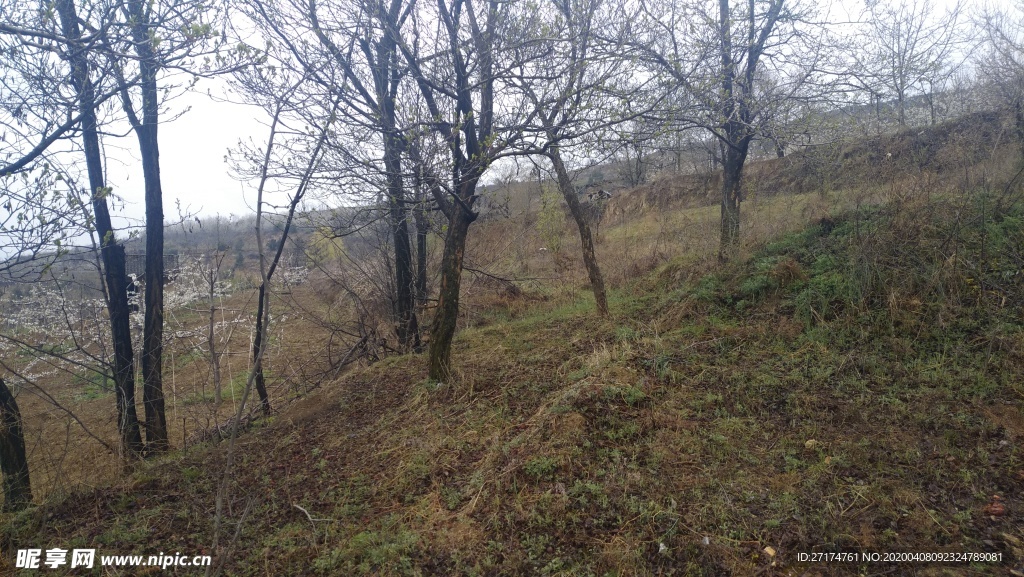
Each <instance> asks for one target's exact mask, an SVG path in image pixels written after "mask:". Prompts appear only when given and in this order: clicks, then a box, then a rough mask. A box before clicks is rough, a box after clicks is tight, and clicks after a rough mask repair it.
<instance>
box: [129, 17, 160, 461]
mask: <svg viewBox="0 0 1024 577" xmlns="http://www.w3.org/2000/svg"><path fill="white" fill-rule="evenodd" d="M128 11H129V13H130V14H131V16H132V40H133V41H134V43H135V50H136V52H137V53H138V55H139V69H140V71H141V77H142V79H141V88H142V122H141V124H140V123H138V122H137V119H134V118H132V120H133V122H132V123H133V124H134V129H135V133H136V136H138V139H139V153H140V155H141V156H142V174H143V179H144V180H145V189H146V272H145V276H144V278H145V279H146V294H145V301H146V312H145V319H144V321H143V330H142V380H143V388H142V405H143V407H144V408H145V411H146V426H145V428H146V450H147V451H148V452H154V453H162V452H164V451H166V450H167V448H168V441H167V418H166V416H165V413H164V390H163V336H164V206H163V190H162V188H161V184H160V147H159V143H158V139H157V123H158V121H159V117H158V115H159V101H158V99H157V90H156V73H157V69H158V67H159V64H158V63H157V61H156V57H155V56H154V54H153V46H152V44H151V43H152V39H151V37H150V30H149V26H148V25H149V22H148V19H147V16H146V14H145V11H144V7H143V3H142V0H129V2H128ZM125 104H126V105H128V104H129V103H127V102H126V103H125Z"/></svg>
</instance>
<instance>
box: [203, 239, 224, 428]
mask: <svg viewBox="0 0 1024 577" xmlns="http://www.w3.org/2000/svg"><path fill="white" fill-rule="evenodd" d="M222 258H223V256H222V255H221V253H219V252H218V253H217V254H216V255H214V257H213V258H212V259H209V260H208V263H209V270H208V271H207V273H208V274H209V277H207V283H208V286H209V289H210V290H209V293H208V296H209V299H210V328H209V332H208V333H207V335H206V343H207V346H209V348H210V371H211V372H212V375H211V376H212V377H213V404H214V406H215V407H217V408H218V409H219V408H220V404H221V402H223V400H224V398H223V395H222V393H221V386H220V384H221V383H220V355H219V354H218V353H217V339H216V333H215V332H214V329H215V328H216V326H217V317H216V315H217V307H216V305H215V304H214V301H213V296H214V295H213V292H214V289H215V288H216V286H217V277H218V274H217V273H218V272H219V271H220V264H221V259H222ZM214 267H216V268H214Z"/></svg>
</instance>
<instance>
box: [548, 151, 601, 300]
mask: <svg viewBox="0 0 1024 577" xmlns="http://www.w3.org/2000/svg"><path fill="white" fill-rule="evenodd" d="M548 157H549V158H550V159H551V164H553V165H554V167H555V174H556V175H557V176H558V188H559V189H560V190H561V191H562V197H563V198H565V203H566V204H567V205H569V214H571V215H572V219H573V220H575V221H576V227H577V228H579V231H580V242H581V243H582V245H583V264H584V265H585V266H586V268H587V275H588V276H589V277H590V286H591V287H592V288H593V289H594V302H595V303H597V314H599V315H601V316H603V317H606V316H608V297H607V295H606V294H605V290H604V277H603V276H601V268H600V267H599V266H598V265H597V256H596V255H595V254H594V238H593V235H592V234H591V232H590V224H589V223H587V218H586V215H584V214H583V206H582V205H581V204H580V199H579V197H578V196H577V195H576V189H575V187H573V185H572V181H571V180H570V179H569V171H568V170H566V168H565V164H564V163H563V162H562V155H561V152H560V150H559V147H558V145H555V146H552V147H551V148H550V151H549V152H548Z"/></svg>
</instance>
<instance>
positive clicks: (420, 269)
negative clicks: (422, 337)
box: [413, 189, 429, 308]
mask: <svg viewBox="0 0 1024 577" xmlns="http://www.w3.org/2000/svg"><path fill="white" fill-rule="evenodd" d="M416 200H417V203H416V210H415V212H414V213H413V214H414V216H415V219H416V304H417V305H418V306H419V307H420V308H422V307H425V306H426V305H427V233H428V232H429V229H428V227H427V224H428V223H427V213H426V209H425V208H424V203H425V199H424V198H423V194H422V190H421V189H418V192H417V198H416Z"/></svg>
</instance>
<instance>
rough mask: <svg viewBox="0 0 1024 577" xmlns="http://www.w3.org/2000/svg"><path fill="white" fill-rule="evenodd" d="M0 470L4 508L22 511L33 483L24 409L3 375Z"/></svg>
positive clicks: (29, 496)
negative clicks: (30, 477) (23, 425)
mask: <svg viewBox="0 0 1024 577" xmlns="http://www.w3.org/2000/svg"><path fill="white" fill-rule="evenodd" d="M0 470H2V472H3V476H4V510H5V511H20V510H21V509H24V508H25V507H27V506H28V505H29V503H31V502H32V484H31V482H30V481H29V475H28V459H27V458H26V456H25V434H24V432H23V431H22V428H21V411H19V410H18V403H17V402H16V401H15V400H14V395H12V394H11V390H10V389H8V388H7V384H6V383H4V380H3V379H0Z"/></svg>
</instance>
